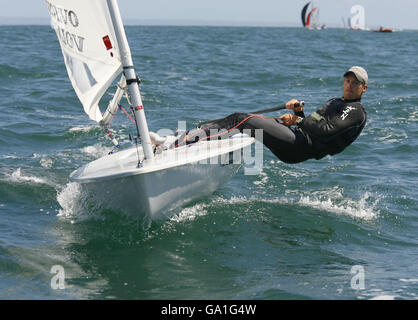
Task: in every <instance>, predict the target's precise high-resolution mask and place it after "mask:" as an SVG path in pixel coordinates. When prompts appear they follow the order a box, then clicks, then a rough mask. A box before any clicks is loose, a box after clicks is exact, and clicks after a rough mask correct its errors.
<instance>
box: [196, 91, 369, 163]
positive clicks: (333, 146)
mask: <svg viewBox="0 0 418 320" xmlns="http://www.w3.org/2000/svg"><path fill="white" fill-rule="evenodd" d="M295 114H296V115H298V116H300V117H302V120H301V121H300V122H299V123H298V124H297V125H296V126H293V127H288V126H285V125H284V124H282V123H281V122H280V121H279V119H278V118H277V117H263V116H258V115H251V114H246V113H234V114H231V115H230V116H228V117H226V118H224V119H222V120H220V121H217V122H216V123H213V124H211V125H208V126H207V127H206V128H202V129H203V130H204V131H205V134H206V135H210V134H211V133H210V131H209V130H210V129H230V128H234V127H236V128H237V129H238V130H239V131H241V132H244V133H246V131H245V129H251V136H253V137H254V136H255V137H256V138H257V135H256V134H255V129H263V135H262V137H263V140H262V142H263V144H264V145H265V146H266V147H267V148H268V149H270V150H271V152H273V153H274V154H275V155H276V156H277V157H278V158H279V159H280V160H282V161H283V162H286V163H297V162H302V161H305V160H308V159H312V158H315V159H321V158H323V157H324V156H326V155H328V154H330V155H334V154H337V153H340V152H341V151H343V150H344V149H345V148H346V147H347V146H349V145H350V144H351V143H352V142H353V141H354V140H355V139H356V138H357V137H358V136H359V135H360V133H361V131H362V130H363V128H364V126H365V124H366V119H367V113H366V111H365V110H364V108H363V106H362V104H361V101H360V99H357V100H344V99H342V98H334V99H331V100H329V101H327V102H326V103H325V104H324V105H323V106H322V107H321V108H320V109H318V110H317V111H316V112H314V113H312V114H311V115H310V116H308V117H305V115H304V113H303V111H302V112H299V113H297V112H296V113H295ZM241 122H242V123H241ZM209 128H210V129H209ZM247 131H248V130H247ZM211 132H213V131H211ZM226 133H227V134H228V135H230V134H231V133H230V132H226Z"/></svg>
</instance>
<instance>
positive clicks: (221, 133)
mask: <svg viewBox="0 0 418 320" xmlns="http://www.w3.org/2000/svg"><path fill="white" fill-rule="evenodd" d="M251 118H260V119H278V118H280V117H266V116H259V115H256V114H252V115H250V116H248V117H247V118H245V119H244V120H242V121H241V122H240V123H238V124H237V125H235V126H234V127H232V128H230V129H227V130H226V131H222V132H220V133H218V134H214V135H209V136H207V137H204V138H202V139H201V140H208V139H210V138H213V137H217V136H221V135H224V134H226V133H229V132H231V131H232V130H234V129H236V128H237V127H239V126H240V125H241V124H243V123H244V122H246V121H248V120H249V119H251ZM214 125H215V123H214V124H212V125H210V126H207V127H204V128H202V129H201V130H200V131H198V132H196V133H195V134H193V135H192V136H191V137H188V135H186V136H185V137H184V139H183V140H182V141H181V143H178V144H177V145H176V146H175V147H178V146H180V145H181V144H183V143H184V142H187V139H191V138H193V137H195V136H197V135H198V134H199V133H200V132H202V131H205V130H207V129H209V128H210V127H212V126H214Z"/></svg>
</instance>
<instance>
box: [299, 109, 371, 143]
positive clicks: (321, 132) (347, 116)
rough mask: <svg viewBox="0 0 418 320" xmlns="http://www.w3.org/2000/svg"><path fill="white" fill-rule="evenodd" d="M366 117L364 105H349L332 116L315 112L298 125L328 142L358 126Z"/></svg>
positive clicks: (315, 136) (312, 135)
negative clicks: (324, 115)
mask: <svg viewBox="0 0 418 320" xmlns="http://www.w3.org/2000/svg"><path fill="white" fill-rule="evenodd" d="M364 119H365V114H364V111H363V108H362V106H361V105H356V106H355V107H351V106H347V107H345V109H344V110H343V111H342V112H341V113H336V114H335V115H333V116H331V117H323V116H321V115H320V114H319V113H318V112H314V113H313V114H311V115H310V116H309V117H307V118H305V119H303V120H302V121H300V122H299V124H298V125H299V127H300V128H302V130H303V131H305V132H306V133H307V134H309V135H310V136H311V137H312V138H318V139H320V140H322V141H323V142H326V141H328V140H331V139H333V138H334V137H336V136H338V135H340V134H342V133H344V132H346V131H347V130H349V129H351V128H353V127H358V126H359V125H361V123H363V121H364Z"/></svg>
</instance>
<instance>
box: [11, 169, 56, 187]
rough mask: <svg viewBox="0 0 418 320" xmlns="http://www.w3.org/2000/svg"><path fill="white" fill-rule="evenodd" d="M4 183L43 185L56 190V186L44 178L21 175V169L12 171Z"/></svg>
mask: <svg viewBox="0 0 418 320" xmlns="http://www.w3.org/2000/svg"><path fill="white" fill-rule="evenodd" d="M6 181H9V182H13V183H26V184H32V185H37V184H44V185H47V186H50V187H53V188H57V187H58V185H57V184H56V183H54V182H52V181H50V180H48V179H46V178H40V177H37V176H34V175H27V174H23V173H22V169H21V168H18V169H16V170H15V171H13V172H12V173H11V174H10V175H9V176H8V177H7V178H6Z"/></svg>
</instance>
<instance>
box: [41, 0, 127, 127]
mask: <svg viewBox="0 0 418 320" xmlns="http://www.w3.org/2000/svg"><path fill="white" fill-rule="evenodd" d="M46 4H47V7H48V11H49V14H50V17H51V26H52V28H53V29H54V30H55V32H56V33H57V37H58V40H59V43H60V46H61V51H62V54H63V57H64V62H65V66H66V69H67V72H68V76H69V78H70V81H71V84H72V85H73V88H74V91H75V92H76V94H77V97H78V98H79V100H80V102H81V103H82V105H83V108H84V111H85V112H86V113H87V115H88V116H89V117H90V118H91V119H92V120H95V121H97V122H99V121H101V120H102V113H101V112H100V109H99V106H98V103H99V101H100V99H101V98H102V96H103V94H104V93H105V92H106V90H107V89H108V88H109V86H110V85H111V84H112V82H113V81H114V80H115V79H116V77H118V76H119V74H120V73H121V72H122V63H121V57H120V52H119V48H118V44H117V41H116V37H115V31H114V28H113V25H112V21H111V17H110V14H109V9H108V7H107V3H106V1H103V0H89V1H85V0H71V1H66V0H46Z"/></svg>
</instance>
